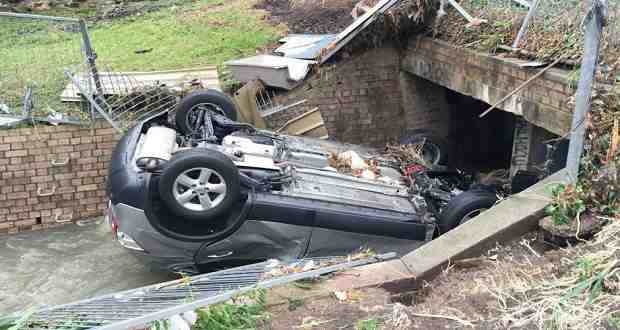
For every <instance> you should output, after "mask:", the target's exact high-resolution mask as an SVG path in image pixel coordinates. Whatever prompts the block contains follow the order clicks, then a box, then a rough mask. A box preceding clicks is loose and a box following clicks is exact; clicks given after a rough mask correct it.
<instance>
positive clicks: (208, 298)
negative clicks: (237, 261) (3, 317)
mask: <svg viewBox="0 0 620 330" xmlns="http://www.w3.org/2000/svg"><path fill="white" fill-rule="evenodd" d="M395 257H396V253H387V254H382V255H375V256H369V257H368V256H367V257H363V258H360V259H355V260H353V259H351V258H350V257H331V258H310V259H302V260H296V261H293V262H286V263H282V262H278V261H275V260H271V261H266V262H261V263H257V264H253V265H248V266H242V267H236V268H231V269H227V270H222V271H218V272H214V273H208V274H202V275H197V276H193V277H187V278H182V279H179V280H175V281H170V282H165V283H160V284H155V285H150V286H145V287H141V288H137V289H132V290H128V291H123V292H118V293H113V294H108V295H104V296H100V297H96V298H92V299H86V300H82V301H78V302H74V303H70V304H65V305H60V306H56V307H51V308H45V309H40V310H37V311H35V312H34V313H32V314H30V315H27V322H28V324H29V328H36V329H56V328H62V327H65V326H70V327H71V328H72V329H99V330H116V329H127V328H131V327H136V326H144V325H147V324H149V323H150V322H153V321H157V320H162V319H166V318H169V317H171V316H174V315H177V314H180V313H184V312H187V311H191V310H195V309H196V308H199V307H204V306H208V305H210V304H216V303H220V302H223V301H226V300H228V299H230V298H232V297H234V296H236V295H239V294H243V293H246V292H249V291H252V290H255V289H259V288H264V289H267V288H270V287H273V286H278V285H282V284H286V283H290V282H294V281H298V280H302V279H307V278H312V277H316V276H320V275H323V274H327V273H332V272H336V271H340V270H344V269H349V268H352V267H357V266H362V265H368V264H372V263H376V262H381V261H385V260H389V259H392V258H395ZM22 316H23V315H22ZM24 317H26V316H24ZM16 318H20V315H16Z"/></svg>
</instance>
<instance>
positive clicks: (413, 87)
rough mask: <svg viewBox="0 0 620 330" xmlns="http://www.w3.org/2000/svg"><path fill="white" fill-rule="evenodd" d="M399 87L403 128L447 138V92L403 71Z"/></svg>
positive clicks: (448, 128) (448, 116)
mask: <svg viewBox="0 0 620 330" xmlns="http://www.w3.org/2000/svg"><path fill="white" fill-rule="evenodd" d="M400 86H401V91H402V108H403V110H404V113H405V118H404V120H405V127H406V128H407V129H408V130H417V129H425V130H430V131H432V132H434V133H436V134H438V135H439V136H441V137H443V138H447V137H448V135H449V134H450V116H451V108H450V104H448V97H447V90H446V89H445V88H441V87H438V86H437V85H435V84H433V83H432V82H430V81H428V80H426V79H423V78H420V77H418V76H415V75H413V74H411V73H408V72H404V71H403V72H401V73H400Z"/></svg>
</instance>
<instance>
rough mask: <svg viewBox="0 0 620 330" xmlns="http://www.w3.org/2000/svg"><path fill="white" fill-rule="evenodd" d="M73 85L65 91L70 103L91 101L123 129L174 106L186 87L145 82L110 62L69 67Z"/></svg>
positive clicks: (108, 119)
mask: <svg viewBox="0 0 620 330" xmlns="http://www.w3.org/2000/svg"><path fill="white" fill-rule="evenodd" d="M65 75H66V77H67V78H69V84H68V85H67V86H66V88H65V90H64V91H63V93H62V99H63V100H64V101H66V102H71V101H80V100H85V101H87V102H88V103H89V104H90V106H91V107H93V108H94V110H96V112H94V114H96V115H99V116H102V117H104V118H105V119H106V120H107V121H108V122H109V123H110V124H111V125H112V126H113V127H114V128H116V129H117V130H119V131H122V130H124V129H127V128H128V127H129V126H131V125H132V124H133V123H135V122H136V121H139V120H141V119H144V118H147V117H149V116H152V115H155V114H158V113H161V112H166V111H169V110H171V109H173V108H174V107H175V106H176V104H177V102H178V99H179V96H180V95H182V94H183V93H182V92H183V91H184V90H179V91H174V90H173V89H171V88H169V87H168V86H166V84H165V83H163V82H162V81H159V80H149V81H141V80H139V79H136V77H135V76H132V74H131V73H123V72H118V71H115V70H114V69H112V68H111V67H110V66H108V65H103V64H101V63H99V64H97V69H96V70H95V71H93V70H92V68H90V67H89V65H88V64H83V65H76V66H72V67H69V68H67V69H66V70H65Z"/></svg>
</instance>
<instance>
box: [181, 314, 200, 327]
mask: <svg viewBox="0 0 620 330" xmlns="http://www.w3.org/2000/svg"><path fill="white" fill-rule="evenodd" d="M181 317H182V318H183V319H184V320H185V322H187V323H188V324H189V325H194V324H196V321H198V314H196V312H194V311H189V312H185V313H183V314H181Z"/></svg>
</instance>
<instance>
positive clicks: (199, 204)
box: [172, 167, 227, 212]
mask: <svg viewBox="0 0 620 330" xmlns="http://www.w3.org/2000/svg"><path fill="white" fill-rule="evenodd" d="M172 193H173V195H174V199H175V200H176V201H177V203H179V205H181V206H182V207H183V208H185V209H188V210H191V211H197V212H202V211H207V210H211V209H213V208H216V207H217V206H219V205H220V204H221V203H222V201H223V200H224V198H225V197H226V193H227V186H226V181H224V177H223V176H222V175H221V174H220V173H218V172H217V171H215V170H213V169H210V168H206V167H196V168H191V169H189V170H186V171H184V172H183V173H181V174H180V175H179V176H177V178H176V179H175V180H174V184H173V186H172Z"/></svg>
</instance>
